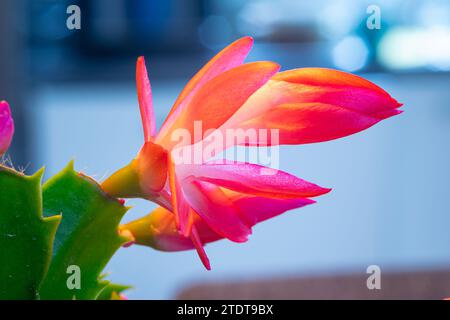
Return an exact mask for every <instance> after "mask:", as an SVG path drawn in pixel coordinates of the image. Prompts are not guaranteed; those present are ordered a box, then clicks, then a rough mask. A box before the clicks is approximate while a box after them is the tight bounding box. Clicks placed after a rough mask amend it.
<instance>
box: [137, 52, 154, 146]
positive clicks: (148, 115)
mask: <svg viewBox="0 0 450 320" xmlns="http://www.w3.org/2000/svg"><path fill="white" fill-rule="evenodd" d="M136 85H137V92H138V101H139V108H140V111H141V119H142V125H143V127H144V138H145V141H151V140H152V139H153V137H154V136H155V134H156V124H155V114H154V110H153V98H152V88H151V86H150V80H149V79H148V73H147V68H146V67H145V59H144V57H139V58H138V60H137V64H136Z"/></svg>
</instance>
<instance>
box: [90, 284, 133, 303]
mask: <svg viewBox="0 0 450 320" xmlns="http://www.w3.org/2000/svg"><path fill="white" fill-rule="evenodd" d="M130 288H131V287H130V286H124V285H121V284H116V283H108V284H107V285H106V286H105V288H104V289H103V290H102V291H101V292H100V294H99V295H98V296H97V300H118V299H120V294H121V293H122V292H123V291H125V290H128V289H130Z"/></svg>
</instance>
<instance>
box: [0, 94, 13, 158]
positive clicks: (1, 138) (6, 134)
mask: <svg viewBox="0 0 450 320" xmlns="http://www.w3.org/2000/svg"><path fill="white" fill-rule="evenodd" d="M13 135H14V121H13V119H12V117H11V110H10V108H9V105H8V102H6V101H0V156H1V155H3V154H4V153H5V152H6V150H8V148H9V145H10V144H11V140H12V138H13Z"/></svg>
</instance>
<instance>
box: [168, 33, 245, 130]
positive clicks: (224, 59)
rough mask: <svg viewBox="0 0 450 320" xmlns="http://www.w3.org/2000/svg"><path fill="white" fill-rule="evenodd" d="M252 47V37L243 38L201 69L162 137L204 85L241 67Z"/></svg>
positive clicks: (186, 91) (170, 117)
mask: <svg viewBox="0 0 450 320" xmlns="http://www.w3.org/2000/svg"><path fill="white" fill-rule="evenodd" d="M252 46H253V39H252V38H251V37H244V38H241V39H239V40H237V41H235V42H233V43H232V44H230V45H229V46H227V47H226V48H225V49H223V50H222V51H221V52H219V53H218V54H217V55H216V56H214V57H213V58H212V59H211V60H210V61H209V62H208V63H207V64H206V65H205V66H204V67H203V68H202V69H200V71H199V72H197V74H196V75H195V76H194V77H192V79H191V80H190V81H189V82H188V84H187V85H186V87H185V88H184V89H183V91H182V92H181V93H180V95H179V97H178V99H177V100H176V101H175V104H174V105H173V107H172V109H171V110H170V112H169V115H168V116H167V118H166V120H165V122H164V124H163V126H162V128H161V131H160V135H162V136H164V134H165V132H166V130H167V129H168V128H169V127H171V126H172V124H173V122H174V120H175V119H176V117H177V115H178V113H179V112H180V110H181V109H183V108H184V107H185V106H186V105H187V104H188V102H189V101H190V99H191V98H192V96H193V95H194V94H195V93H196V92H197V91H198V90H199V89H200V88H201V87H203V85H204V84H206V83H207V82H208V81H209V80H211V79H213V78H215V77H216V76H218V75H219V74H222V73H223V72H225V71H227V70H230V69H232V68H234V67H237V66H239V65H241V64H242V63H243V62H244V60H245V58H246V57H247V55H248V53H249V52H250V50H251V48H252Z"/></svg>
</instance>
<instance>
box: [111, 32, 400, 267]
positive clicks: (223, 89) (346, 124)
mask: <svg viewBox="0 0 450 320" xmlns="http://www.w3.org/2000/svg"><path fill="white" fill-rule="evenodd" d="M252 44H253V40H252V39H251V38H250V37H245V38H242V39H240V40H238V41H236V42H234V43H232V44H231V45H229V46H228V47H226V48H225V49H223V50H222V51H221V52H220V53H219V54H217V55H216V56H215V57H214V58H213V59H212V60H211V61H209V62H208V63H207V64H206V65H205V66H204V67H203V68H202V69H201V70H200V71H199V72H198V73H197V74H196V75H195V76H194V77H193V78H192V79H191V80H190V81H189V82H188V84H187V85H186V87H185V88H184V90H183V91H182V92H181V94H180V96H179V97H178V99H177V100H176V102H175V104H174V106H173V107H172V109H171V111H170V112H169V115H168V116H167V119H166V120H165V122H164V123H163V125H162V127H161V129H160V130H159V132H157V131H156V125H155V119H154V112H153V102H152V92H151V87H150V82H149V80H148V75H147V70H146V67H145V62H144V58H143V57H140V58H139V59H138V61H137V72H136V80H137V91H138V101H139V106H140V111H141V117H142V122H143V127H144V138H145V141H144V144H143V147H142V148H141V150H140V151H139V153H138V155H137V156H136V157H135V158H134V159H133V160H132V161H131V162H130V163H129V164H128V165H127V166H125V167H124V168H122V169H120V170H118V171H117V172H116V173H114V174H113V175H112V176H111V177H109V178H108V179H107V180H106V181H105V182H104V183H103V184H102V187H103V189H104V190H105V191H106V192H107V193H109V194H110V195H111V196H114V197H124V198H127V197H141V198H145V199H149V200H151V201H154V202H156V203H157V204H159V205H160V206H161V207H160V208H157V209H156V210H155V211H154V212H153V213H151V214H150V215H148V216H146V217H144V218H142V219H139V220H136V221H133V222H131V223H129V224H126V225H123V226H121V231H122V232H123V233H125V234H127V235H129V236H132V237H133V238H134V242H135V243H136V244H141V245H148V246H151V247H154V248H156V249H160V250H165V251H175V250H187V249H194V248H195V249H196V250H197V252H198V253H199V256H200V258H201V260H202V262H203V264H204V265H205V267H206V268H207V269H210V264H209V260H208V258H207V256H206V253H205V251H204V248H203V246H204V244H206V243H209V242H212V241H216V240H219V239H222V238H226V239H229V240H231V241H234V242H244V241H247V239H248V236H249V235H250V234H251V232H252V227H253V226H254V225H255V224H256V223H258V222H261V221H264V220H267V219H269V218H272V217H274V216H276V215H279V214H281V213H283V212H285V211H287V210H290V209H294V208H299V207H302V206H305V205H308V204H311V203H314V201H313V200H311V199H310V198H312V197H316V196H320V195H323V194H325V193H327V192H329V191H330V189H327V188H322V187H319V186H318V185H316V184H313V183H310V182H307V181H304V180H302V179H300V178H297V177H295V176H293V175H291V174H289V173H286V172H283V171H281V170H277V169H273V168H267V167H264V166H261V165H258V164H252V163H248V162H238V161H230V160H223V161H218V160H217V159H216V156H217V155H218V154H219V153H220V152H222V151H224V150H227V149H229V148H230V147H233V146H237V145H244V146H259V147H264V146H275V145H279V144H305V143H313V142H321V141H328V140H332V139H337V138H340V137H344V136H347V135H350V134H353V133H356V132H359V131H362V130H364V129H367V128H369V127H371V126H372V125H374V124H376V123H378V122H379V121H381V120H383V119H386V118H389V117H391V116H394V115H397V114H399V113H400V112H401V111H400V110H398V107H399V106H401V104H399V103H398V102H397V101H396V100H395V99H393V98H392V97H391V96H390V95H389V94H388V93H387V92H386V91H384V90H383V89H381V88H380V87H378V86H377V85H375V84H373V83H371V82H369V81H367V80H365V79H363V78H361V77H358V76H355V75H352V74H348V73H345V72H341V71H336V70H330V69H322V68H304V69H294V70H288V71H283V72H279V68H280V67H279V65H278V64H276V63H273V62H268V61H259V62H251V63H244V59H245V58H246V56H247V55H248V53H249V51H250V49H251V47H252ZM199 128H200V129H199ZM199 131H200V134H199ZM268 131H270V132H271V134H270V135H269V136H268V135H264V134H260V133H261V132H268ZM229 132H234V133H236V132H241V133H242V132H244V133H245V134H244V137H242V136H241V137H240V138H239V137H237V138H236V136H234V138H233V139H228V133H229ZM253 133H255V134H253ZM272 133H274V134H272ZM224 136H226V137H227V138H226V139H223V137H224Z"/></svg>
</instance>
